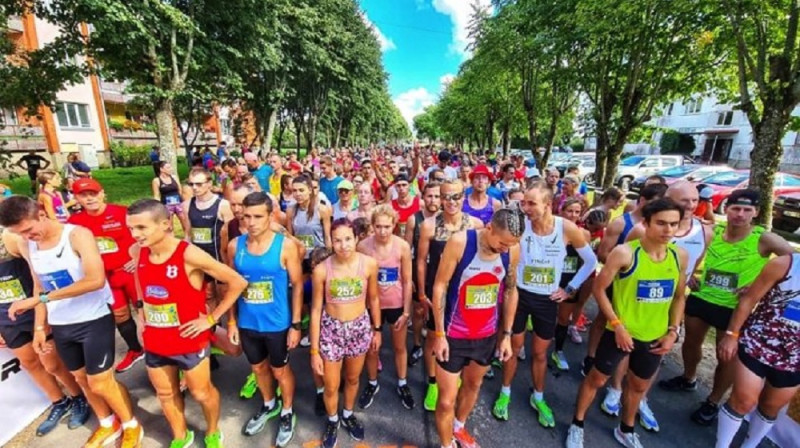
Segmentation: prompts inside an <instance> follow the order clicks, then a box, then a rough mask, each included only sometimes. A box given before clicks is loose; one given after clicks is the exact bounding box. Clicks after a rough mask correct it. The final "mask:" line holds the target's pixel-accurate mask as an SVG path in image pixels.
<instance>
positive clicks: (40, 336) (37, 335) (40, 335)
mask: <svg viewBox="0 0 800 448" xmlns="http://www.w3.org/2000/svg"><path fill="white" fill-rule="evenodd" d="M52 350H53V346H52V344H49V343H48V342H47V333H45V332H44V331H34V332H33V351H35V352H36V354H37V355H45V354H47V353H50V352H51V351H52Z"/></svg>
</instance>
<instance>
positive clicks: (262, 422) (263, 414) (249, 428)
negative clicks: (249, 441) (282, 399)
mask: <svg viewBox="0 0 800 448" xmlns="http://www.w3.org/2000/svg"><path fill="white" fill-rule="evenodd" d="M280 412H281V407H280V406H279V405H278V402H277V401H275V404H274V405H273V406H272V407H271V408H268V407H267V406H266V405H263V404H262V405H261V409H259V410H258V412H256V414H255V415H254V416H252V417H250V420H248V421H247V423H246V424H245V425H244V429H243V430H242V434H244V435H246V436H252V435H254V434H258V433H260V432H261V431H263V430H264V427H265V426H266V425H267V422H268V421H270V420H272V419H273V418H275V417H276V416H277V415H278V414H280Z"/></svg>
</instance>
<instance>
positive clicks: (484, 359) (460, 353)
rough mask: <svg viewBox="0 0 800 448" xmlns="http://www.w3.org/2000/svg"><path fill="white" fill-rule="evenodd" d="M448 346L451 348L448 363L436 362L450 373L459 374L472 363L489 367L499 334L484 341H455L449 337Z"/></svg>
mask: <svg viewBox="0 0 800 448" xmlns="http://www.w3.org/2000/svg"><path fill="white" fill-rule="evenodd" d="M447 344H448V345H449V346H450V359H449V360H448V361H447V362H441V361H439V360H437V361H436V362H438V363H439V365H440V366H441V367H442V368H443V369H444V370H447V371H448V372H450V373H459V372H461V371H462V370H463V369H464V367H466V366H467V364H469V363H470V362H474V363H476V364H478V365H480V366H484V367H485V366H488V365H489V363H490V362H492V358H493V357H494V349H495V347H497V334H493V335H491V336H489V337H487V338H483V339H453V338H450V337H448V338H447Z"/></svg>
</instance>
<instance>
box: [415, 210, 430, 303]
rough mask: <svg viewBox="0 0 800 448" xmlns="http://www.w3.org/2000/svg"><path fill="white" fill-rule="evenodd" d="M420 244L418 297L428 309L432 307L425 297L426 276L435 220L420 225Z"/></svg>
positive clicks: (418, 252) (418, 250) (428, 299)
mask: <svg viewBox="0 0 800 448" xmlns="http://www.w3.org/2000/svg"><path fill="white" fill-rule="evenodd" d="M420 225H421V226H422V227H420V229H419V243H418V244H417V266H416V269H417V295H418V296H419V301H420V302H421V303H423V304H424V305H425V306H426V307H428V306H430V305H431V302H430V298H429V297H427V296H426V295H425V276H426V275H427V271H428V252H429V251H430V242H431V238H433V218H431V219H427V220H425V221H423V222H422V223H421V224H420Z"/></svg>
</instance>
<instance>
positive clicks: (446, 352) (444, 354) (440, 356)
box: [429, 335, 450, 362]
mask: <svg viewBox="0 0 800 448" xmlns="http://www.w3.org/2000/svg"><path fill="white" fill-rule="evenodd" d="M429 337H430V335H429ZM434 338H435V339H434V340H433V355H434V356H436V359H437V360H438V361H440V362H447V361H449V360H450V345H449V344H448V343H447V338H445V337H441V336H434Z"/></svg>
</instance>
